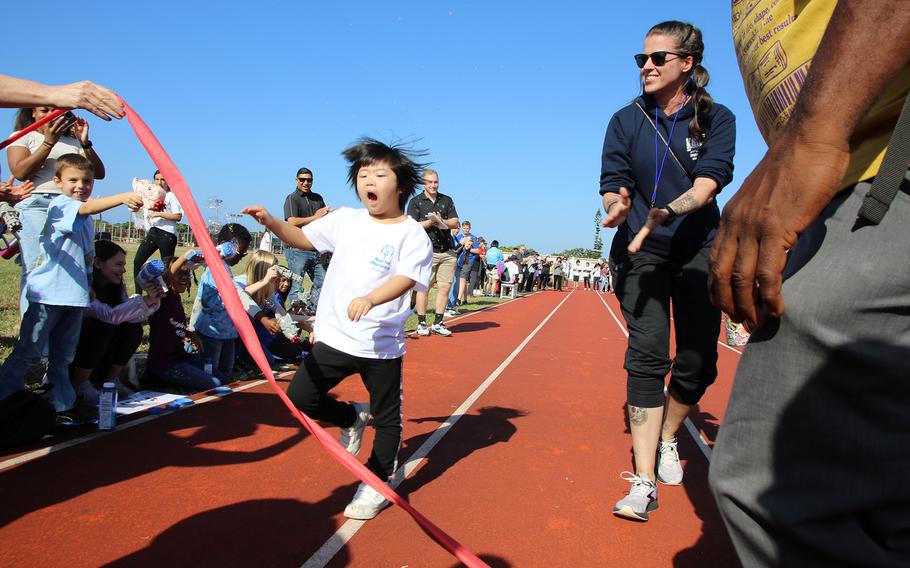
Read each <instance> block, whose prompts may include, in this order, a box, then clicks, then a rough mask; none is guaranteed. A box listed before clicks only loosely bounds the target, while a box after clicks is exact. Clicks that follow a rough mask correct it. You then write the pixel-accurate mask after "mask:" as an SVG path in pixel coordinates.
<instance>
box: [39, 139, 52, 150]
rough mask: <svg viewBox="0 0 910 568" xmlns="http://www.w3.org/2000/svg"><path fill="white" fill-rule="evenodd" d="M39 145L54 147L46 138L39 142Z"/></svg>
mask: <svg viewBox="0 0 910 568" xmlns="http://www.w3.org/2000/svg"><path fill="white" fill-rule="evenodd" d="M41 145H42V146H47V147H48V148H51V149H53V148H54V145H53V144H51V143H50V142H48V141H47V140H45V141H44V143H43V144H41Z"/></svg>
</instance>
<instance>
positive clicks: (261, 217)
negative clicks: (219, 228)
mask: <svg viewBox="0 0 910 568" xmlns="http://www.w3.org/2000/svg"><path fill="white" fill-rule="evenodd" d="M240 212H241V213H246V214H247V215H249V216H250V217H252V218H253V219H256V222H257V223H259V224H260V225H264V226H268V223H269V222H270V221H271V219H272V215H271V214H270V213H269V211H268V209H266V208H265V207H263V206H262V205H250V206H249V207H244V208H243V209H241V210H240Z"/></svg>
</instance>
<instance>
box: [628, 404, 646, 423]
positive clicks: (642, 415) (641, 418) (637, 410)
mask: <svg viewBox="0 0 910 568" xmlns="http://www.w3.org/2000/svg"><path fill="white" fill-rule="evenodd" d="M647 421H648V409H647V408H641V407H640V406H629V422H631V423H632V424H635V425H636V426H641V425H642V424H644V423H645V422H647Z"/></svg>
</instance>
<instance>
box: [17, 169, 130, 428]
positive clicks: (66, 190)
mask: <svg viewBox="0 0 910 568" xmlns="http://www.w3.org/2000/svg"><path fill="white" fill-rule="evenodd" d="M54 184H55V185H56V186H57V187H58V188H60V192H61V194H60V195H58V196H57V197H55V198H54V199H52V200H51V202H50V205H48V209H47V222H46V223H45V224H44V229H43V230H42V233H41V238H40V239H39V245H40V251H39V254H38V258H37V261H36V264H35V267H34V268H33V269H32V270H30V271H29V276H28V280H26V288H25V296H26V298H28V302H29V304H28V309H27V310H26V312H25V315H24V316H23V318H22V325H21V327H20V329H19V340H18V341H17V342H16V346H15V347H14V348H13V352H12V353H11V354H10V356H9V357H7V359H6V361H5V362H4V363H3V367H2V368H0V400H2V399H4V398H6V397H7V396H8V395H10V394H11V393H12V392H14V391H17V390H21V389H22V388H23V387H24V386H25V374H26V373H27V372H29V371H31V370H32V369H34V368H35V367H37V366H38V363H40V362H41V357H42V356H43V355H44V351H45V349H47V355H48V365H47V378H48V382H49V383H50V384H51V385H52V386H53V388H52V389H51V391H50V394H49V397H50V401H51V403H52V404H53V405H54V408H55V409H56V410H57V411H58V412H62V411H66V410H69V409H71V408H72V407H73V405H74V403H75V402H76V391H75V390H74V389H73V387H72V385H71V384H70V379H69V373H68V370H67V366H68V365H69V364H70V363H71V362H72V361H73V356H74V355H75V353H76V345H77V344H78V343H79V332H80V328H81V326H82V314H83V311H84V310H85V308H86V307H88V305H89V276H90V275H91V273H92V263H93V256H94V252H93V247H92V240H93V237H94V230H93V228H92V217H91V216H92V214H94V213H102V212H104V211H107V210H108V209H113V208H114V207H117V206H118V205H126V206H127V207H129V208H130V209H131V210H133V211H136V210H138V209H139V208H140V207H141V206H142V200H141V199H139V197H138V196H136V195H135V194H134V193H133V192H128V193H121V194H118V195H112V196H110V197H101V198H99V199H94V200H92V201H89V197H91V195H92V188H93V187H94V184H95V170H94V166H93V165H92V162H90V161H89V160H88V159H86V158H85V157H84V156H81V155H79V154H63V155H62V156H60V157H59V158H57V162H56V164H55V172H54Z"/></svg>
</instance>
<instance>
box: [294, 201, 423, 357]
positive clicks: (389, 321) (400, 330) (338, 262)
mask: <svg viewBox="0 0 910 568" xmlns="http://www.w3.org/2000/svg"><path fill="white" fill-rule="evenodd" d="M303 234H304V235H306V237H307V239H309V240H310V242H311V243H312V244H313V246H314V247H316V250H318V251H319V252H332V253H333V254H332V261H331V263H330V264H329V269H328V271H327V272H326V275H325V281H324V282H323V284H322V291H321V292H320V294H319V306H318V308H317V309H316V322H315V325H314V330H313V331H314V333H315V334H316V341H318V342H322V343H325V344H326V345H328V346H330V347H333V348H335V349H337V350H339V351H342V352H344V353H347V354H349V355H354V356H356V357H367V358H370V359H397V358H399V357H401V356H403V355H404V352H405V336H404V323H405V321H406V320H407V319H408V316H410V314H411V307H410V298H409V294H402V295H401V297H399V298H396V299H394V300H392V301H390V302H386V303H385V304H381V305H379V306H374V307H373V309H371V310H370V311H369V312H367V314H366V315H365V316H363V317H362V318H360V321H357V322H353V321H351V320H350V318H348V306H349V305H350V303H351V300H353V299H354V298H357V297H360V296H366V295H367V294H369V293H370V292H372V291H373V290H375V289H376V288H378V287H379V286H382V285H383V284H385V283H386V282H388V281H389V280H390V279H391V278H392V277H393V276H404V277H406V278H410V279H411V280H414V282H415V285H414V288H415V289H416V290H417V291H419V292H426V291H427V290H429V284H430V271H431V266H432V262H433V245H432V243H431V242H430V239H429V237H427V232H426V231H425V230H424V229H423V227H421V226H420V224H419V223H417V221H415V220H414V219H412V218H410V217H407V218H405V220H404V221H402V222H400V223H392V224H387V223H380V222H379V221H376V220H375V219H373V218H372V217H371V216H370V214H369V212H368V211H367V210H366V209H352V208H350V207H341V208H339V209H337V210H335V211H332V212H331V213H329V214H328V215H325V216H324V217H320V218H319V219H317V220H315V221H313V222H312V223H310V224H308V225H306V226H305V227H303Z"/></svg>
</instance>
